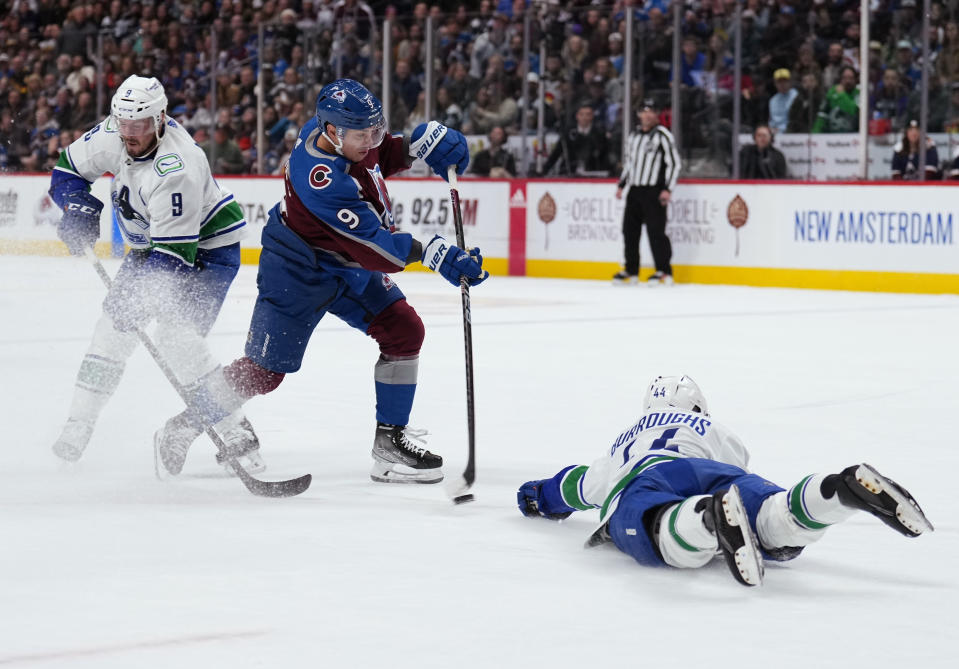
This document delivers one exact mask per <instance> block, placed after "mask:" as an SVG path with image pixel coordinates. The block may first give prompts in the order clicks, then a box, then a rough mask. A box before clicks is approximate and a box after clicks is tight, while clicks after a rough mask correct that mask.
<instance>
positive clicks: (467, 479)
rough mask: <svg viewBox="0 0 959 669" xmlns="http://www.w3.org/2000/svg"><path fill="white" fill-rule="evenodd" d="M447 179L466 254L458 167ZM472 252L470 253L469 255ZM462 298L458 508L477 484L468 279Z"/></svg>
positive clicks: (459, 243) (458, 237)
mask: <svg viewBox="0 0 959 669" xmlns="http://www.w3.org/2000/svg"><path fill="white" fill-rule="evenodd" d="M447 175H448V177H449V181H450V202H451V204H452V209H453V227H454V228H455V230H456V245H457V246H459V247H460V248H461V249H463V250H466V238H465V235H464V234H463V212H462V211H461V210H460V193H459V190H458V188H457V183H456V166H455V165H450V167H449V169H448V171H447ZM467 252H468V251H467ZM460 296H461V297H462V298H463V340H464V342H465V345H466V428H467V430H468V437H469V451H468V455H467V457H466V469H465V470H463V476H462V478H461V479H460V480H458V481H456V482H455V483H454V484H453V486H451V487H450V488H449V494H450V496H451V497H452V498H453V503H454V504H463V503H464V502H472V501H473V495H471V494H470V493H469V489H470V488H471V487H472V486H473V481H475V480H476V415H475V408H474V405H473V322H472V317H471V315H470V285H469V281H467V279H466V277H465V276H461V277H460Z"/></svg>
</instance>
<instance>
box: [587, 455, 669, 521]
mask: <svg viewBox="0 0 959 669" xmlns="http://www.w3.org/2000/svg"><path fill="white" fill-rule="evenodd" d="M677 459H678V458H675V457H672V456H669V455H657V456H656V457H654V458H650V459H649V460H646V461H645V462H643V463H641V464H639V465H637V466H636V467H635V468H634V469H633V470H632V471H631V472H629V474H627V475H626V476H624V477H623V478H621V479H620V481H619V483H617V484H616V485H615V486H613V489H612V490H610V491H609V494H608V495H607V496H606V501H605V502H603V508H602V509H600V511H599V519H600V520H603V519H605V518H606V514H607V513H609V505H610V504H612V503H613V500H614V499H615V498H616V495H618V494H619V493H621V492H622V491H623V489H624V488H625V487H626V486H628V485H629V484H630V482H632V480H633V479H634V478H636V477H637V476H639V475H640V474H642V473H643V472H644V471H646V470H647V469H649V468H650V467H652V466H653V465H658V464H659V463H660V462H667V461H669V460H677Z"/></svg>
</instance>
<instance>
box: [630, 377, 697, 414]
mask: <svg viewBox="0 0 959 669" xmlns="http://www.w3.org/2000/svg"><path fill="white" fill-rule="evenodd" d="M667 407H673V408H674V409H682V410H683V411H692V412H693V413H701V414H703V415H704V416H708V415H709V409H708V408H707V407H706V396H705V395H703V391H702V390H700V388H699V386H698V385H696V382H695V381H693V380H692V379H691V378H690V377H688V376H657V377H656V378H655V379H653V380H652V381H650V383H649V389H648V390H647V391H646V398H645V399H644V400H643V410H644V411H648V410H650V409H665V408H667Z"/></svg>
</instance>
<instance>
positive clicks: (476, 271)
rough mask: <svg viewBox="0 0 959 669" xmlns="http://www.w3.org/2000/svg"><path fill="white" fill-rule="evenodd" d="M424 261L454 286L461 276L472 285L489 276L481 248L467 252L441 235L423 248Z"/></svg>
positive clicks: (457, 283)
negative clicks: (484, 265) (484, 267)
mask: <svg viewBox="0 0 959 669" xmlns="http://www.w3.org/2000/svg"><path fill="white" fill-rule="evenodd" d="M422 262H423V264H424V265H426V267H427V268H429V269H431V270H433V271H434V272H439V273H440V274H441V275H442V276H443V278H444V279H446V280H447V281H449V282H450V283H451V284H453V285H454V286H458V285H460V277H461V276H465V277H466V280H467V283H469V285H471V286H478V285H479V284H481V283H483V281H485V280H486V277H488V276H489V272H487V271H486V270H485V269H483V256H482V255H480V252H479V249H471V250H470V251H469V252H468V253H467V252H466V251H464V250H463V249H461V248H460V247H458V246H455V245H453V244H450V243H449V242H448V241H446V240H445V239H443V238H442V237H440V236H439V235H436V236H434V237H433V239H432V240H430V243H429V244H427V245H426V248H425V249H423V261H422Z"/></svg>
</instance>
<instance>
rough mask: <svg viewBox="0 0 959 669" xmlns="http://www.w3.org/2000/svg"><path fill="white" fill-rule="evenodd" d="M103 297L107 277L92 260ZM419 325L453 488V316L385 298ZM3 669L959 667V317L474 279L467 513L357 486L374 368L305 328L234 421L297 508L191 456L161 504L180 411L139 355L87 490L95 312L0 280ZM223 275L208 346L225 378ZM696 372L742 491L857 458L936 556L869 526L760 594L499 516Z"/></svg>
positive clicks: (88, 277)
mask: <svg viewBox="0 0 959 669" xmlns="http://www.w3.org/2000/svg"><path fill="white" fill-rule="evenodd" d="M107 266H108V269H109V270H110V271H111V273H112V272H114V271H115V270H116V267H117V262H116V261H111V262H109V263H107ZM397 279H398V282H399V284H400V286H401V287H402V288H403V290H404V291H405V292H406V294H407V296H408V298H409V300H410V303H411V304H412V305H413V306H414V307H415V308H416V310H417V311H418V312H419V313H420V315H421V316H422V317H423V319H424V321H425V322H426V325H427V339H426V343H425V346H424V348H423V352H422V358H421V365H420V373H419V382H420V385H419V389H418V392H417V398H416V404H415V407H414V409H413V417H412V421H411V424H413V425H415V426H418V427H425V428H428V429H429V430H430V432H431V433H432V434H431V435H430V437H429V439H430V441H429V447H430V448H431V449H432V450H434V451H435V452H438V453H439V454H441V455H443V456H444V458H445V459H446V467H445V469H446V472H447V476H448V477H450V478H451V477H452V476H454V475H457V474H459V473H461V472H462V468H463V465H464V462H465V457H466V427H465V415H466V410H465V393H464V372H463V334H462V320H461V310H460V302H459V292H458V291H457V290H456V289H455V288H453V287H452V286H450V285H448V284H447V283H446V282H445V281H444V280H443V279H441V278H440V277H438V276H434V275H429V274H424V273H412V274H409V275H403V274H401V275H399V276H398V277H397ZM0 281H2V283H3V288H2V290H0V313H2V318H0V369H2V373H3V385H2V402H0V417H2V425H3V435H4V436H3V446H4V448H3V451H2V459H0V667H3V668H6V667H31V668H33V667H36V668H44V667H96V668H97V669H108V668H124V669H129V668H136V669H151V668H154V667H164V668H166V667H191V668H192V667H217V668H220V667H222V668H226V669H241V668H244V667H265V668H271V669H272V668H274V667H290V666H302V667H397V668H407V667H408V668H411V669H412V668H417V669H419V668H432V667H453V668H456V667H469V668H474V667H475V668H487V667H536V668H539V667H586V666H590V667H616V666H624V667H656V668H660V669H666V668H671V667H683V668H686V667H694V666H696V667H717V668H718V667H736V668H737V669H749V668H751V667H757V668H758V667H762V668H766V667H776V668H791V667H796V668H800V667H801V668H807V667H817V668H820V667H843V668H848V667H850V666H868V667H872V668H885V667H890V668H891V667H897V668H898V667H916V668H917V669H925V668H938V667H950V668H952V667H956V666H959V660H957V658H959V651H957V650H956V645H955V642H954V639H953V632H954V629H955V621H956V620H957V617H959V606H957V603H956V602H957V595H959V588H957V583H959V578H957V575H956V566H955V565H956V563H955V560H956V556H957V555H959V535H957V530H959V523H957V518H956V515H957V508H959V505H957V501H956V500H957V495H959V486H957V484H956V481H957V474H959V454H957V453H959V448H957V438H956V422H957V417H959V387H957V382H956V380H957V378H959V355H957V343H956V342H957V332H959V299H957V298H956V297H955V296H917V295H884V294H866V293H843V292H813V291H796V290H778V289H757V288H744V287H723V286H690V285H677V286H675V287H674V288H672V289H647V288H645V287H639V288H614V287H611V286H610V285H609V284H607V283H605V282H586V281H566V280H544V279H524V278H505V277H493V278H492V279H490V280H489V281H488V282H487V283H486V284H484V285H482V286H479V287H477V288H476V289H474V291H473V334H474V345H475V359H476V403H477V406H476V416H477V444H478V445H477V452H478V458H477V460H478V464H477V467H478V469H477V471H478V475H477V483H476V485H475V486H474V488H473V492H474V493H475V495H476V501H475V502H474V503H472V504H467V505H463V506H453V505H452V504H451V503H450V502H449V500H448V498H447V497H446V493H445V490H444V488H443V487H442V486H398V485H394V486H390V485H382V484H374V483H372V482H371V481H370V480H369V476H368V469H369V465H370V457H369V450H370V446H371V444H372V437H373V428H374V418H373V380H372V370H373V363H374V361H375V359H376V356H377V349H376V346H375V343H374V342H373V341H372V340H370V339H368V338H366V337H364V336H362V335H360V334H359V333H356V332H353V331H350V330H349V329H348V328H347V327H346V326H345V325H343V324H342V323H340V322H339V321H337V320H336V319H335V318H332V317H329V318H327V319H325V320H324V321H323V322H322V323H321V324H320V327H319V328H318V330H317V332H316V334H315V335H314V338H313V340H312V342H311V344H310V347H309V349H308V352H307V356H306V360H305V362H304V366H303V369H302V370H301V371H300V372H299V373H297V374H294V375H291V376H289V377H288V378H287V379H286V381H285V382H284V383H283V385H282V386H280V388H279V389H278V390H277V391H276V392H274V393H273V394H272V395H270V396H268V397H261V398H256V399H254V400H253V401H252V402H251V403H249V404H248V407H247V409H248V415H249V416H250V418H251V420H252V421H253V423H254V425H255V426H256V428H257V430H258V432H259V435H260V438H261V440H262V442H263V455H264V458H265V459H266V461H267V463H268V465H269V469H268V470H267V472H265V473H264V474H263V475H262V476H263V477H264V478H269V477H275V478H288V477H291V476H295V475H299V474H302V473H305V472H312V474H313V476H314V482H313V486H312V487H311V488H310V490H308V491H307V492H306V493H305V494H303V495H302V496H300V497H297V498H293V499H283V500H276V499H262V498H256V497H253V496H251V495H250V494H249V493H248V492H247V491H246V490H245V489H244V488H243V486H242V485H241V484H240V483H239V482H238V481H236V480H234V479H227V478H222V477H218V476H217V474H218V469H217V467H216V465H215V463H214V460H213V453H214V450H213V448H212V446H211V445H210V444H209V443H208V442H206V441H205V438H201V440H200V441H198V442H197V444H196V445H195V446H194V448H193V450H192V451H191V454H190V457H189V459H188V460H187V464H186V468H185V470H184V474H183V476H182V477H181V479H180V480H177V481H173V482H167V483H162V482H160V481H157V480H156V479H155V477H154V474H153V461H152V448H151V442H152V434H153V432H154V430H155V429H156V428H157V427H158V426H159V425H160V424H162V422H163V421H164V420H165V419H166V418H167V417H168V416H170V415H173V414H174V413H176V412H178V411H179V410H180V409H181V408H182V404H181V402H180V401H179V399H178V398H177V396H176V395H175V393H174V391H173V390H172V389H171V388H170V387H169V386H168V384H167V382H166V380H165V379H164V378H163V376H162V375H161V373H160V372H159V371H158V369H157V368H156V367H155V365H154V364H153V362H152V360H151V359H150V358H149V356H148V355H147V354H146V352H145V351H143V350H142V348H141V349H138V350H137V352H136V353H135V354H134V356H133V357H132V358H131V360H130V363H129V365H128V367H127V373H126V376H125V377H124V379H123V381H122V383H121V385H120V388H119V391H118V393H117V395H116V396H115V397H114V399H113V401H112V402H111V404H109V405H108V407H107V409H106V410H105V412H104V414H103V416H102V418H101V420H100V423H99V424H98V426H97V431H96V433H95V434H94V437H93V440H92V442H91V444H90V446H89V448H88V450H87V452H86V454H85V455H84V457H83V459H82V460H81V461H80V463H79V464H78V465H77V466H75V467H72V468H71V467H67V466H66V465H64V464H62V463H60V462H58V461H57V460H56V458H55V457H54V456H53V455H52V454H51V452H50V446H51V444H52V443H53V441H54V439H55V437H56V436H57V434H58V431H59V428H60V426H61V424H62V422H63V420H64V419H65V418H66V415H67V410H68V407H69V402H70V396H71V392H72V388H73V381H74V376H75V374H76V370H77V367H78V366H79V363H80V360H81V358H82V356H83V354H84V352H85V350H86V347H87V344H88V340H89V337H90V335H91V333H92V329H93V325H94V322H95V321H96V319H97V317H98V315H99V305H100V301H101V299H102V297H103V294H104V289H103V287H102V285H101V284H100V281H99V279H98V278H97V276H96V275H95V274H94V272H93V270H92V269H91V268H90V267H89V266H88V265H87V264H85V263H84V262H83V261H80V260H74V259H62V258H61V259H56V258H44V259H39V258H13V257H2V256H0ZM255 292H256V291H255V268H252V267H244V268H243V269H242V270H241V273H240V276H239V278H238V279H237V282H236V283H235V284H234V287H233V289H232V290H231V293H230V296H229V298H228V301H227V304H226V305H225V307H224V311H223V313H222V314H221V316H220V319H219V320H218V322H217V324H216V326H215V328H214V330H213V332H212V334H211V337H210V342H211V345H212V348H213V350H214V352H215V353H216V354H217V355H218V356H219V357H220V359H221V360H223V361H224V362H229V361H231V360H233V359H234V358H235V357H237V356H238V355H240V354H241V352H242V346H243V342H244V339H245V332H246V327H247V324H248V320H249V316H250V313H251V310H252V305H253V300H254V297H255ZM660 373H687V374H690V375H692V376H693V377H694V378H695V379H696V380H697V381H698V382H699V384H700V385H701V386H702V388H703V389H704V391H705V393H706V396H707V398H708V400H709V404H710V411H711V414H712V417H713V418H714V419H716V420H718V421H720V422H723V423H725V424H726V425H728V426H729V427H731V428H732V429H733V430H735V431H736V432H737V433H738V434H739V435H740V436H741V437H742V439H743V440H744V441H745V443H746V445H747V446H748V447H749V449H750V451H751V453H752V463H751V465H752V469H753V470H754V471H756V472H758V473H760V474H762V475H764V476H766V477H768V478H771V479H773V480H775V481H777V482H778V483H780V484H782V485H783V486H786V487H788V486H790V485H792V484H793V483H795V482H796V481H798V480H799V479H800V478H801V477H802V476H804V475H806V474H808V473H812V472H815V471H824V472H825V471H838V470H839V469H842V468H843V467H845V466H847V465H850V464H853V463H857V462H860V461H866V462H869V463H870V464H872V465H874V466H875V467H877V468H878V469H879V470H880V471H882V472H883V473H885V474H887V475H888V476H891V477H892V478H895V479H896V480H898V481H899V482H900V483H902V484H904V485H905V486H906V487H908V488H909V489H910V491H911V492H912V493H913V494H914V495H915V496H916V498H917V499H918V500H919V502H920V503H921V504H922V506H923V508H924V509H925V511H926V513H927V515H928V516H929V518H930V520H931V521H932V522H933V523H934V524H935V525H936V531H935V532H933V533H931V534H929V535H926V536H922V537H919V538H917V539H906V538H904V537H902V536H900V535H898V534H896V533H894V532H892V531H891V530H889V529H887V528H886V527H885V526H884V525H882V524H881V523H879V521H877V520H875V519H874V518H872V517H871V516H868V515H866V514H859V515H857V516H854V517H853V518H852V519H851V520H849V521H847V522H846V523H844V524H843V525H841V526H837V527H834V528H832V529H830V530H829V531H828V532H827V535H826V537H825V538H824V539H823V540H822V541H821V542H819V543H818V544H815V545H812V546H810V547H809V548H807V549H806V551H805V553H804V554H803V555H802V556H801V557H800V558H799V559H797V560H795V561H793V562H791V563H787V564H783V565H777V564H770V565H767V570H766V583H765V585H764V586H763V587H761V588H745V587H742V586H740V585H738V584H737V583H736V582H735V581H734V580H733V579H732V577H731V576H730V575H729V574H728V572H727V571H726V568H725V566H724V565H722V564H721V563H720V562H714V563H712V564H711V565H709V566H707V567H706V568H704V569H701V570H698V571H695V572H692V571H684V572H680V571H677V570H669V569H665V568H664V569H649V568H643V567H640V566H639V565H637V564H635V563H634V562H633V561H632V559H631V558H629V557H627V556H626V555H624V554H622V553H619V552H618V551H617V550H616V549H615V548H613V547H611V546H605V547H602V548H599V549H595V550H584V549H583V548H582V544H583V541H584V540H585V538H586V536H587V534H588V533H589V531H590V529H591V528H592V526H593V524H594V523H595V520H596V514H595V512H591V513H581V514H578V515H575V516H573V517H572V518H570V519H569V520H567V521H565V522H563V523H559V524H556V523H551V522H549V521H545V520H528V519H526V518H523V517H522V516H521V515H520V514H519V512H518V511H517V509H516V504H515V490H516V488H517V487H518V486H519V485H520V484H521V483H523V482H524V481H526V480H529V479H535V478H545V477H547V476H551V475H553V474H554V473H555V472H556V471H558V470H559V469H561V468H562V467H564V466H565V465H569V464H574V463H583V464H588V463H589V462H591V461H592V460H593V459H594V458H595V457H597V456H598V455H599V453H600V452H601V451H603V450H604V449H605V448H606V447H607V446H608V444H609V443H610V442H611V440H612V439H614V438H615V437H616V436H617V434H618V433H619V431H620V430H621V429H622V428H624V427H627V426H628V425H629V424H631V423H632V422H633V421H634V420H635V419H636V417H637V416H638V415H639V402H640V400H641V398H642V395H643V392H644V387H645V384H646V382H647V381H648V380H649V378H650V377H652V376H654V375H656V374H660Z"/></svg>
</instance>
